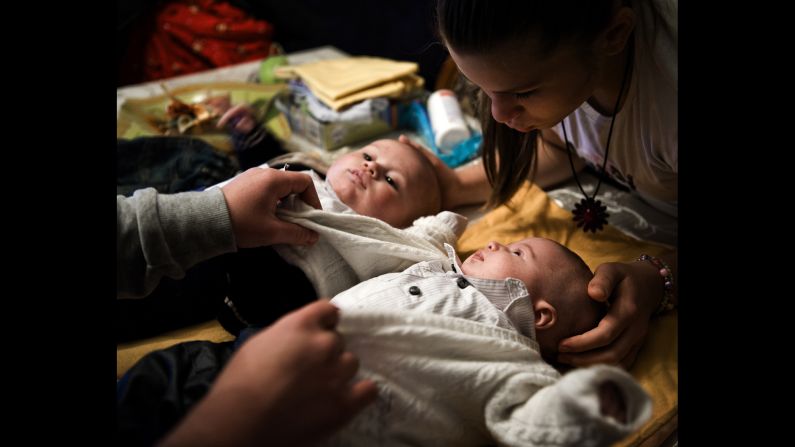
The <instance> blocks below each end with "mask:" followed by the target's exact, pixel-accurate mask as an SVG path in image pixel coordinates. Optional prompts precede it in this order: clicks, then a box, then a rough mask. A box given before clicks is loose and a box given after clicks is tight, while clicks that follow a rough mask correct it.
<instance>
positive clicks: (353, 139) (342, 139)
mask: <svg viewBox="0 0 795 447" xmlns="http://www.w3.org/2000/svg"><path fill="white" fill-rule="evenodd" d="M296 98H297V97H296V96H295V95H293V94H291V93H290V92H286V93H284V94H281V95H279V96H278V97H277V98H276V108H277V109H278V110H279V111H280V112H282V113H283V114H284V115H285V116H286V117H287V121H288V122H289V123H290V129H291V131H292V132H293V133H296V134H298V135H301V136H302V137H304V138H306V139H307V140H309V142H311V143H312V144H314V145H316V146H317V147H319V148H322V149H326V150H331V149H337V148H339V147H342V146H345V145H348V144H353V143H357V142H359V141H362V140H365V139H367V138H372V137H375V136H378V135H381V134H384V133H387V132H389V131H391V130H393V129H395V128H397V105H396V104H395V103H394V102H393V101H390V106H389V107H387V108H386V109H384V110H382V111H380V112H378V113H376V114H375V115H373V117H372V120H371V121H370V122H324V121H320V120H318V119H317V118H315V117H314V116H312V114H311V113H309V110H308V109H307V106H306V104H305V103H303V102H302V101H301V100H299V99H296Z"/></svg>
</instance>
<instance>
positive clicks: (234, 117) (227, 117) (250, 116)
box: [217, 104, 257, 135]
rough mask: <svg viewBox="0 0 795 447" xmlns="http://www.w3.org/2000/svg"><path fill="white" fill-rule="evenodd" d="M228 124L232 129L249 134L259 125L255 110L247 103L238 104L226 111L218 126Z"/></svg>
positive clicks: (221, 126)
mask: <svg viewBox="0 0 795 447" xmlns="http://www.w3.org/2000/svg"><path fill="white" fill-rule="evenodd" d="M227 124H229V127H230V129H231V130H233V131H235V132H238V133H242V134H244V135H245V134H248V133H250V132H251V131H252V130H253V129H254V126H256V125H257V120H256V115H255V113H254V110H253V109H252V108H251V107H249V106H248V105H246V104H238V105H236V106H234V107H232V108H230V109H229V110H227V111H226V112H224V114H223V115H222V116H221V118H219V119H218V124H217V126H218V128H223V127H225V126H226V125H227Z"/></svg>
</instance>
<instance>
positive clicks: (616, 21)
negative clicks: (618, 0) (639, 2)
mask: <svg viewBox="0 0 795 447" xmlns="http://www.w3.org/2000/svg"><path fill="white" fill-rule="evenodd" d="M635 22H636V16H635V11H633V10H632V8H629V7H626V6H621V7H619V8H618V9H616V11H615V12H614V13H613V18H612V19H610V23H609V24H608V25H607V28H605V30H604V31H603V32H602V34H601V36H600V47H601V49H602V51H604V54H605V55H606V56H614V55H616V54H618V53H620V52H621V51H623V50H624V47H626V45H627V42H628V41H629V37H630V36H631V35H632V31H633V30H634V29H635Z"/></svg>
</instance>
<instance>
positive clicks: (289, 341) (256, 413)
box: [163, 300, 377, 446]
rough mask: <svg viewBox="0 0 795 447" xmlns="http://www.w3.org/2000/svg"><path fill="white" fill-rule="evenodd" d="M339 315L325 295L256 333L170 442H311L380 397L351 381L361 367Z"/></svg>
mask: <svg viewBox="0 0 795 447" xmlns="http://www.w3.org/2000/svg"><path fill="white" fill-rule="evenodd" d="M338 319H339V314H338V310H337V308H336V307H335V306H334V305H332V304H330V303H329V302H328V301H326V300H319V301H317V302H314V303H312V304H309V305H307V306H305V307H303V308H301V309H299V310H297V311H295V312H293V313H291V314H288V315H287V316H285V317H283V318H282V319H280V320H279V321H277V322H276V323H275V324H273V325H272V326H271V327H269V328H267V329H265V330H263V331H261V332H260V333H258V334H256V335H254V336H252V338H251V339H249V340H248V341H246V342H245V343H244V344H243V346H242V347H241V348H240V350H239V351H238V352H237V353H235V355H234V356H233V357H232V359H231V360H230V361H229V363H228V364H227V366H226V367H225V368H224V370H223V371H222V372H221V374H220V375H219V376H218V379H217V380H216V382H215V384H214V385H213V387H212V388H211V389H210V391H209V392H208V394H207V396H205V398H204V399H203V400H202V401H201V402H200V403H199V404H197V406H196V407H195V408H194V409H193V410H192V412H191V413H189V414H188V416H186V418H185V419H184V420H183V421H182V423H181V424H180V425H179V426H178V427H177V428H176V429H175V430H174V431H173V432H172V433H171V434H169V436H168V437H167V438H166V440H165V442H164V443H163V445H167V446H175V445H229V446H242V445H265V444H266V445H296V446H303V445H310V444H314V443H316V442H318V441H320V440H322V439H323V438H324V437H326V436H328V435H330V434H331V433H333V432H334V431H335V430H337V429H339V428H340V427H342V425H344V424H345V423H346V422H348V421H349V420H350V419H351V418H352V417H353V416H354V415H355V414H357V413H358V412H359V411H361V410H362V409H363V408H364V407H365V406H367V405H368V404H370V403H371V402H373V401H374V400H375V398H376V396H377V388H376V385H375V383H374V382H372V381H370V380H362V381H359V382H355V383H352V382H351V379H352V378H353V377H354V375H355V373H356V371H357V369H358V367H359V365H358V360H357V359H356V357H355V356H354V355H353V354H352V353H350V352H346V351H345V347H344V344H343V340H342V337H341V335H340V334H339V333H337V332H336V331H335V330H334V328H335V327H336V325H337V322H338Z"/></svg>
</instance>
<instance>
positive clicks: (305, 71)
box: [276, 57, 425, 110]
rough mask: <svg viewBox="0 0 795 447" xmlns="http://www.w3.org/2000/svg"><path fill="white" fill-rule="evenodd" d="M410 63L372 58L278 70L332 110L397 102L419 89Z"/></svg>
mask: <svg viewBox="0 0 795 447" xmlns="http://www.w3.org/2000/svg"><path fill="white" fill-rule="evenodd" d="M418 68H419V67H418V66H417V64H416V63H414V62H399V61H393V60H389V59H382V58H375V57H346V58H342V59H329V60H324V61H319V62H312V63H308V64H303V65H294V66H286V67H279V68H278V69H277V72H276V73H277V75H278V76H280V77H299V78H301V80H302V81H303V82H304V83H305V84H306V85H307V87H309V89H310V90H311V91H312V93H313V94H314V95H315V96H316V97H317V98H318V99H319V100H321V101H323V103H325V104H326V105H328V106H329V107H330V108H332V109H334V110H340V109H342V108H343V107H345V106H348V105H351V104H354V103H357V102H359V101H363V100H365V99H369V98H378V97H388V98H399V97H401V96H403V95H405V94H407V93H409V92H411V91H414V90H416V89H420V88H422V86H423V85H424V84H425V81H424V80H423V79H422V78H421V77H420V76H417V75H416V74H414V73H416V72H417V70H418Z"/></svg>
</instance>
